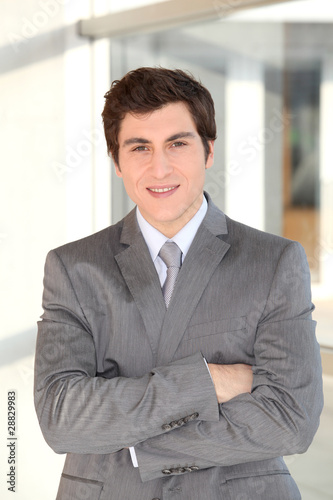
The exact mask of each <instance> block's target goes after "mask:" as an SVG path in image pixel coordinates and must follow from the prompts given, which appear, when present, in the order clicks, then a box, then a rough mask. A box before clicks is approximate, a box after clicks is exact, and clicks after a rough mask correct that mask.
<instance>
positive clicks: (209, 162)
mask: <svg viewBox="0 0 333 500" xmlns="http://www.w3.org/2000/svg"><path fill="white" fill-rule="evenodd" d="M208 144H209V154H208V158H207V161H206V165H205V169H208V168H210V167H212V166H213V163H214V144H215V143H214V141H208Z"/></svg>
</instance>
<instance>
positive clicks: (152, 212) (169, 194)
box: [116, 102, 214, 238]
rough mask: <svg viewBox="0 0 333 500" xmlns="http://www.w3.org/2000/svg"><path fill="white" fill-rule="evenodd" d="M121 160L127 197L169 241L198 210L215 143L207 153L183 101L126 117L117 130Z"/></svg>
mask: <svg viewBox="0 0 333 500" xmlns="http://www.w3.org/2000/svg"><path fill="white" fill-rule="evenodd" d="M118 141H119V162H118V165H117V166H116V173H117V175H118V176H119V177H122V179H123V182H124V186H125V189H126V191H127V194H128V196H129V197H130V198H131V199H132V200H133V202H134V203H136V204H137V205H138V207H139V209H140V212H141V214H142V215H143V217H144V218H145V219H146V220H147V221H148V222H149V223H150V224H151V225H152V226H153V227H155V228H156V229H158V230H159V231H160V232H161V233H163V234H165V235H166V236H167V237H168V238H171V237H172V236H174V235H175V234H176V233H177V232H178V231H180V229H181V228H182V227H184V226H185V224H187V222H188V221H189V220H190V219H191V218H192V217H193V216H194V215H195V213H196V212H197V211H198V210H199V208H200V206H201V203H202V199H203V186H204V181H205V169H207V168H210V167H211V166H212V164H213V159H214V154H213V153H214V143H213V141H209V146H210V153H209V155H208V158H207V161H205V151H204V147H203V143H202V140H201V137H200V136H199V134H198V132H197V129H196V126H195V124H194V122H193V119H192V117H191V114H190V112H189V110H188V108H187V107H186V105H185V104H183V103H181V102H177V103H172V104H167V105H166V106H164V107H163V108H161V109H158V110H156V111H153V112H152V113H149V114H147V115H132V114H130V113H128V114H127V115H126V116H125V118H124V119H123V121H122V123H121V128H120V132H119V137H118Z"/></svg>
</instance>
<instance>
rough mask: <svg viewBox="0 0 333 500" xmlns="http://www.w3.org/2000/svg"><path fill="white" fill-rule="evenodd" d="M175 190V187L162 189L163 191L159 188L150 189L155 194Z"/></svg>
mask: <svg viewBox="0 0 333 500" xmlns="http://www.w3.org/2000/svg"><path fill="white" fill-rule="evenodd" d="M173 189H175V188H174V187H170V188H161V189H157V188H149V190H150V191H153V193H166V192H167V191H172V190H173Z"/></svg>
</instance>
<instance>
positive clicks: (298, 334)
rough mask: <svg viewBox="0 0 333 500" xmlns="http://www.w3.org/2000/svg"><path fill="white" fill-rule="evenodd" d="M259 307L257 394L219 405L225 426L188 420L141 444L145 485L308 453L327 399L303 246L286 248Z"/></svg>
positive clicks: (256, 345) (256, 343)
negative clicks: (170, 474)
mask: <svg viewBox="0 0 333 500" xmlns="http://www.w3.org/2000/svg"><path fill="white" fill-rule="evenodd" d="M255 306H256V307H259V308H260V310H261V309H262V314H261V318H260V321H259V322H258V324H257V335H256V340H255V345H254V356H255V365H254V366H253V375H254V379H253V387H252V392H251V394H241V395H239V396H237V397H235V398H233V399H232V400H230V401H228V402H227V403H223V404H220V405H219V422H204V421H200V420H199V421H196V422H190V423H189V424H188V425H187V426H186V427H183V428H181V429H175V430H173V431H172V432H170V433H169V434H165V435H163V436H159V437H156V438H153V439H149V440H147V441H145V442H143V443H140V444H139V445H138V446H136V453H137V458H138V463H139V468H140V474H141V478H142V480H143V481H146V480H150V479H154V478H156V477H162V476H163V473H162V472H161V471H162V470H163V469H165V468H168V469H169V470H170V469H171V471H173V470H174V471H175V473H179V470H180V471H181V472H183V469H184V466H186V465H188V464H190V465H195V466H197V467H198V468H199V469H200V468H208V467H212V466H229V465H234V464H240V463H244V462H251V461H258V460H263V459H270V458H274V457H278V456H283V455H289V454H295V453H303V452H305V451H306V450H307V448H308V446H309V445H310V443H311V441H312V439H313V437H314V434H315V432H316V430H317V428H318V425H319V416H320V413H321V410H322V406H323V395H322V378H321V361H320V352H319V346H318V344H317V341H316V338H315V322H314V321H313V320H312V319H311V313H312V309H313V305H312V303H311V293H310V279H309V270H308V265H307V261H306V257H305V253H304V251H303V249H302V247H301V246H300V245H299V244H297V243H294V242H293V243H290V244H289V245H288V246H287V247H286V248H285V250H284V252H283V253H282V256H281V257H280V259H279V262H278V265H277V268H276V272H275V275H274V279H273V282H272V285H271V288H270V292H269V295H268V297H267V298H266V300H265V301H264V303H263V304H256V305H255ZM248 321H251V314H249V317H248ZM185 473H186V472H185Z"/></svg>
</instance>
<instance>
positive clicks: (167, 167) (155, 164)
mask: <svg viewBox="0 0 333 500" xmlns="http://www.w3.org/2000/svg"><path fill="white" fill-rule="evenodd" d="M150 168H151V173H152V175H153V176H154V177H155V178H156V179H164V177H167V176H168V175H169V174H170V173H171V172H172V165H171V163H170V160H169V158H168V155H167V153H166V151H164V150H155V151H154V152H153V154H152V156H151V162H150Z"/></svg>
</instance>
